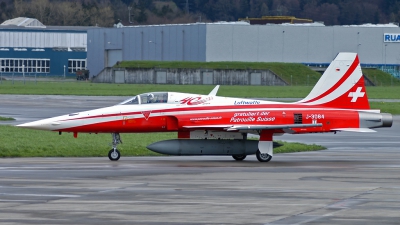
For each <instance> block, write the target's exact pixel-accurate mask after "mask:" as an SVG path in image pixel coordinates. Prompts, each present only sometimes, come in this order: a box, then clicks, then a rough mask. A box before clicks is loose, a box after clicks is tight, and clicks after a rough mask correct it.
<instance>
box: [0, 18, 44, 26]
mask: <svg viewBox="0 0 400 225" xmlns="http://www.w3.org/2000/svg"><path fill="white" fill-rule="evenodd" d="M1 25H2V26H9V25H14V26H18V27H43V28H44V27H46V26H45V25H43V23H41V22H40V21H39V20H37V19H33V18H27V17H17V18H14V19H9V20H6V21H4V22H3V23H2V24H1Z"/></svg>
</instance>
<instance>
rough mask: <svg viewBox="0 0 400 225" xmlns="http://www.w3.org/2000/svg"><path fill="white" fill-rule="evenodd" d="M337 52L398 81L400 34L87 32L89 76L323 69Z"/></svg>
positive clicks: (232, 25) (179, 29) (212, 27)
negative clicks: (130, 71) (235, 64)
mask: <svg viewBox="0 0 400 225" xmlns="http://www.w3.org/2000/svg"><path fill="white" fill-rule="evenodd" d="M339 52H357V53H359V56H360V61H361V64H362V66H364V67H376V68H380V69H383V70H387V71H388V72H390V73H392V74H393V75H394V76H397V77H398V76H399V73H398V66H399V64H400V28H399V26H398V25H396V24H385V25H371V24H366V25H359V26H324V25H323V24H321V23H310V24H280V25H277V24H267V25H250V24H249V23H246V22H220V23H196V24H184V25H157V26H155V25H153V26H133V27H123V28H99V29H90V30H88V55H87V62H88V69H89V70H90V72H91V75H97V74H99V73H100V72H101V71H102V70H103V69H104V68H105V67H111V66H113V65H114V64H115V63H116V62H117V61H122V60H156V61H202V62H211V61H250V62H295V63H303V64H306V65H310V66H321V67H324V66H327V65H328V64H329V63H330V62H331V61H332V59H333V58H334V57H335V56H336V55H337V54H338V53H339Z"/></svg>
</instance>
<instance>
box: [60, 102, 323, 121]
mask: <svg viewBox="0 0 400 225" xmlns="http://www.w3.org/2000/svg"><path fill="white" fill-rule="evenodd" d="M260 108H266V109H268V108H277V109H279V108H288V109H302V108H310V106H309V105H299V104H259V105H227V106H198V107H186V108H172V109H159V110H152V111H151V113H152V114H157V113H173V112H187V111H205V110H215V112H218V110H227V109H234V110H238V111H240V110H254V109H260ZM312 108H315V109H320V108H322V107H319V106H313V107H312ZM207 113H209V112H207ZM139 114H142V113H141V111H137V112H124V113H113V114H106V115H95V116H86V117H80V118H72V119H66V120H61V121H73V120H84V119H96V118H107V117H113V116H132V115H139Z"/></svg>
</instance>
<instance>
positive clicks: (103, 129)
mask: <svg viewBox="0 0 400 225" xmlns="http://www.w3.org/2000/svg"><path fill="white" fill-rule="evenodd" d="M218 87H219V86H217V87H216V88H214V90H212V91H211V93H210V94H208V95H198V94H187V93H176V92H152V93H144V94H139V95H137V96H134V97H132V98H130V99H128V100H126V101H124V102H122V103H120V104H117V105H114V106H110V107H106V108H100V109H94V110H90V111H84V112H77V113H72V114H68V115H63V116H58V117H53V118H49V119H43V120H39V121H34V122H30V123H25V124H21V125H18V126H20V127H25V128H32V129H39V130H49V131H58V132H60V133H61V132H71V133H73V134H74V137H77V135H78V133H111V134H112V138H113V142H112V143H113V147H112V149H111V150H110V151H109V153H108V157H109V159H110V160H118V159H119V158H120V156H121V154H120V152H119V151H118V149H117V145H118V144H120V143H121V139H120V133H149V132H177V134H178V135H177V136H178V137H177V139H173V140H165V141H160V142H156V143H153V144H150V145H149V146H147V148H148V149H150V150H152V151H155V152H158V153H162V154H168V155H231V156H232V157H233V158H234V159H235V160H243V159H245V158H246V156H247V155H252V154H256V156H257V159H258V160H259V161H260V162H268V161H270V160H271V158H272V156H273V146H274V145H273V137H274V136H276V135H283V134H285V133H288V134H304V133H323V132H337V131H350V132H375V131H374V130H372V128H379V127H391V126H392V122H393V119H392V115H391V114H388V113H380V110H372V109H370V107H369V102H368V97H367V93H366V89H365V85H364V78H363V75H362V72H361V67H360V62H359V58H358V55H357V54H356V53H339V54H338V55H337V56H336V58H335V59H334V60H333V61H332V63H331V64H330V65H329V67H328V68H327V69H326V71H325V72H324V74H323V75H322V76H321V78H320V80H319V81H318V82H317V84H316V85H315V87H314V88H313V89H312V91H311V92H310V94H309V95H308V96H307V97H306V98H304V99H303V100H301V101H298V102H294V103H282V102H273V101H263V100H251V99H243V98H227V97H220V96H216V94H217V91H218ZM248 134H255V135H259V140H248V139H247V135H248Z"/></svg>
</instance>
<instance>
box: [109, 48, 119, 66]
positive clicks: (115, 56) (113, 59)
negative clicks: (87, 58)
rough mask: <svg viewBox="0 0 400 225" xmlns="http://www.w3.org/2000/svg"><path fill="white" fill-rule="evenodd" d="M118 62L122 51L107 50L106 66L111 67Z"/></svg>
mask: <svg viewBox="0 0 400 225" xmlns="http://www.w3.org/2000/svg"><path fill="white" fill-rule="evenodd" d="M118 61H122V50H107V54H106V65H107V67H112V66H114V65H115V63H117V62H118Z"/></svg>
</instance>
